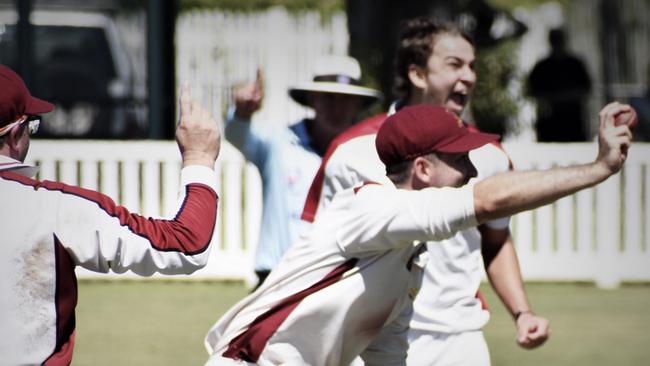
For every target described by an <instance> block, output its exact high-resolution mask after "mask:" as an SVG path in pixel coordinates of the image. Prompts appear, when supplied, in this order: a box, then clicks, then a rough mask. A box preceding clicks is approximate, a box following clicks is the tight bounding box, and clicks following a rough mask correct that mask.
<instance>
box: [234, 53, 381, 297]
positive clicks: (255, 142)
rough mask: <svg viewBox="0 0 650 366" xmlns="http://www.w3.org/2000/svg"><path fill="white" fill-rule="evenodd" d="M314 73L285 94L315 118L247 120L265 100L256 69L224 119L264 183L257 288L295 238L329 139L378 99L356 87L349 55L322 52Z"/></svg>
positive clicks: (357, 76)
mask: <svg viewBox="0 0 650 366" xmlns="http://www.w3.org/2000/svg"><path fill="white" fill-rule="evenodd" d="M313 74H314V76H313V79H312V80H311V81H310V82H306V83H303V84H300V85H297V86H295V87H292V88H290V89H289V95H290V96H291V97H292V98H293V99H294V100H295V101H296V102H298V103H300V104H302V105H305V106H308V107H310V108H312V109H313V110H314V117H313V118H306V119H303V120H301V121H299V122H297V123H295V124H291V125H289V126H288V127H286V128H280V129H278V128H277V125H275V126H270V125H264V124H256V123H251V117H252V115H253V114H254V113H255V112H256V111H257V110H259V109H260V108H261V106H262V102H263V100H264V83H263V77H262V72H261V71H260V70H258V72H257V78H256V80H255V81H253V82H250V83H247V84H245V85H242V86H240V87H237V88H236V89H235V91H234V104H235V105H234V110H232V112H231V113H230V114H229V118H228V119H227V122H226V128H225V136H226V139H227V140H228V141H229V142H230V143H231V144H233V145H234V146H235V147H236V148H237V149H238V150H239V151H240V152H241V153H242V154H243V155H244V157H245V158H246V159H247V160H249V161H251V162H252V163H253V164H255V166H257V168H258V169H259V172H260V175H261V177H262V185H263V190H262V194H263V209H262V223H261V227H260V233H259V241H258V245H257V251H256V255H255V273H256V274H257V277H258V279H259V281H258V284H257V285H258V286H259V285H260V284H261V283H262V282H263V281H264V279H265V278H266V276H267V275H268V274H269V273H270V272H271V270H272V269H273V268H274V267H275V265H276V264H277V263H278V262H279V261H280V259H281V258H282V255H283V254H284V252H285V251H286V250H287V249H288V248H289V246H290V245H291V244H292V243H293V242H294V241H296V239H297V238H298V236H299V233H300V230H301V229H300V228H301V226H302V225H303V224H302V221H301V219H300V214H301V212H302V208H303V204H304V202H305V198H306V196H307V191H308V190H309V186H310V185H311V182H312V180H313V178H314V176H315V175H316V171H317V170H318V167H319V166H320V162H321V159H322V157H323V155H324V154H325V151H326V150H327V146H328V145H329V143H330V141H332V139H333V138H334V137H336V136H337V135H338V134H339V133H340V132H342V131H344V130H345V129H347V128H348V127H350V126H351V125H352V124H353V123H354V122H356V121H358V119H357V117H358V114H359V113H360V112H361V111H362V110H364V109H365V108H367V107H369V106H371V105H372V104H373V103H375V102H376V101H377V100H379V99H380V97H381V94H380V93H379V92H378V91H376V90H374V89H370V88H366V87H362V86H361V85H360V82H359V80H360V79H361V68H360V66H359V63H358V62H357V61H356V60H355V59H354V58H351V57H348V56H323V57H321V58H319V59H318V61H317V62H316V63H315V64H314V72H313ZM273 127H275V128H273Z"/></svg>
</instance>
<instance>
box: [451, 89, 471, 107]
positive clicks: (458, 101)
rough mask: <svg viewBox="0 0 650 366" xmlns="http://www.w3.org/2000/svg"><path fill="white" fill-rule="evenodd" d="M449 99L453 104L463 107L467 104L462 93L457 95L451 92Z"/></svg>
mask: <svg viewBox="0 0 650 366" xmlns="http://www.w3.org/2000/svg"><path fill="white" fill-rule="evenodd" d="M449 99H450V100H451V101H452V102H454V103H455V104H457V105H459V106H461V107H464V106H465V103H467V94H464V93H458V92H453V93H451V95H450V96H449Z"/></svg>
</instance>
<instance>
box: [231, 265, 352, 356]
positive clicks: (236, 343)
mask: <svg viewBox="0 0 650 366" xmlns="http://www.w3.org/2000/svg"><path fill="white" fill-rule="evenodd" d="M357 261H358V259H357V258H351V259H348V260H347V261H345V262H344V263H343V264H341V265H339V266H338V267H336V268H334V270H332V271H331V272H330V273H328V274H327V275H326V276H325V277H324V278H323V279H321V280H320V281H318V282H316V283H315V284H313V285H312V286H310V287H309V288H306V289H304V290H302V291H300V292H298V293H295V294H293V295H291V296H289V297H287V298H285V299H284V300H282V301H281V302H279V303H278V304H276V305H275V306H273V307H272V308H271V309H269V310H267V311H266V312H265V313H263V314H262V315H260V316H258V317H257V318H255V320H253V322H252V323H251V324H250V326H249V327H248V329H247V330H245V331H244V332H243V333H242V334H240V335H238V336H237V337H235V338H233V340H232V341H230V344H229V345H228V349H227V350H226V351H225V352H224V353H223V354H222V356H224V357H228V358H232V359H235V360H243V361H246V362H257V360H258V359H259V357H260V355H261V354H262V351H263V350H264V348H265V347H266V344H267V343H268V341H269V339H270V338H271V336H273V334H275V332H276V331H277V330H278V328H279V327H280V325H282V323H283V322H284V320H285V319H287V317H289V315H290V314H291V312H293V310H294V309H295V308H296V307H297V306H298V305H299V304H300V302H301V301H302V300H303V299H304V298H306V297H307V296H309V295H311V294H313V293H315V292H317V291H320V290H321V289H324V288H327V287H328V286H330V285H333V284H335V283H337V282H338V281H339V280H340V279H341V278H342V277H343V274H344V273H345V272H347V271H349V270H350V269H352V268H354V266H355V265H356V264H357Z"/></svg>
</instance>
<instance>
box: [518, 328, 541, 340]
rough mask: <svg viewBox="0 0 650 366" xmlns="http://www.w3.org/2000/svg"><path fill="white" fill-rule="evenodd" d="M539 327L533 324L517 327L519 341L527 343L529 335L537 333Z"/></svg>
mask: <svg viewBox="0 0 650 366" xmlns="http://www.w3.org/2000/svg"><path fill="white" fill-rule="evenodd" d="M536 328H537V327H536V326H535V325H533V324H523V325H521V326H518V327H517V341H519V342H525V341H526V339H527V338H528V335H529V334H530V333H532V332H534V331H535V329H536Z"/></svg>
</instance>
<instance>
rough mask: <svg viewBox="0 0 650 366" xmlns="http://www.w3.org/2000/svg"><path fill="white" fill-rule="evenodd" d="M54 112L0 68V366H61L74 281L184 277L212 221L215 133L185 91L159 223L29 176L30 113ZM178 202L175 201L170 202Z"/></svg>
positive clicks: (195, 263)
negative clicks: (171, 191)
mask: <svg viewBox="0 0 650 366" xmlns="http://www.w3.org/2000/svg"><path fill="white" fill-rule="evenodd" d="M53 108H54V106H53V105H52V104H50V103H48V102H45V101H43V100H40V99H38V98H35V97H33V96H31V95H30V93H29V91H28V90H27V88H26V86H25V84H24V83H23V81H22V79H21V78H20V77H19V76H18V75H17V74H16V73H15V72H13V71H12V70H10V69H9V68H7V67H5V66H3V65H0V202H2V204H1V205H0V218H2V219H1V220H0V233H2V234H1V237H2V239H1V240H0V293H2V297H1V298H0V364H3V365H36V364H39V365H41V364H42V365H69V364H70V362H71V360H72V353H73V349H74V341H75V314H74V311H75V307H76V304H77V279H76V276H75V272H74V269H75V267H76V266H81V267H84V268H86V269H89V270H91V271H95V272H102V273H105V272H108V271H113V272H116V273H123V272H126V271H128V270H131V271H133V272H135V273H137V274H140V275H144V276H149V275H151V274H153V273H154V272H160V273H165V274H188V273H192V272H194V271H196V270H198V269H200V268H202V267H203V266H205V264H206V262H207V259H208V256H209V252H210V245H211V243H212V241H213V238H214V237H213V231H214V227H215V221H216V216H217V202H218V198H217V194H216V189H215V182H216V173H215V171H214V163H215V160H216V159H217V156H218V155H219V148H220V133H219V126H218V125H217V123H216V122H215V121H214V120H213V119H212V118H211V117H210V115H209V114H208V112H207V111H205V110H204V109H203V108H202V107H201V106H199V105H197V104H193V103H192V102H191V99H190V95H189V89H188V88H184V89H183V90H182V92H181V105H180V124H179V126H178V128H177V129H176V141H177V142H178V147H179V149H180V152H181V157H182V161H183V169H182V170H181V189H182V192H181V194H182V197H181V198H182V200H181V201H182V205H180V207H179V209H178V211H177V213H176V216H175V217H174V218H172V219H169V220H154V219H148V218H145V217H142V216H139V215H137V214H133V213H129V212H128V211H127V210H126V209H125V208H124V207H121V206H117V205H116V204H115V203H114V202H113V200H111V199H110V198H109V197H107V196H105V195H103V194H101V193H98V192H95V191H91V190H87V189H83V188H78V187H72V186H68V185H65V184H62V183H57V182H50V181H38V180H35V179H33V178H31V177H30V175H31V174H33V173H35V168H34V167H31V166H28V165H26V164H24V159H25V156H26V155H27V151H28V149H29V142H30V134H33V133H34V132H36V130H37V128H38V125H39V123H40V120H41V117H40V114H43V113H47V112H49V111H51V110H52V109H53ZM179 203H180V202H179Z"/></svg>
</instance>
